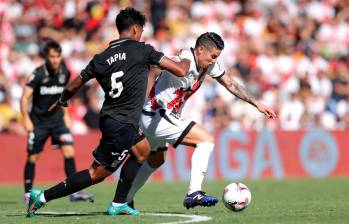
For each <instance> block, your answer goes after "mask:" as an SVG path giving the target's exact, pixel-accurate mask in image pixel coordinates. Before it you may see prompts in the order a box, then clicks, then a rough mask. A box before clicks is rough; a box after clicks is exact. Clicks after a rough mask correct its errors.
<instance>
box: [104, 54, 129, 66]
mask: <svg viewBox="0 0 349 224" xmlns="http://www.w3.org/2000/svg"><path fill="white" fill-rule="evenodd" d="M124 60H126V53H125V52H124V53H117V54H114V56H112V57H110V58H108V59H107V62H108V64H109V65H111V64H112V63H114V62H116V61H124Z"/></svg>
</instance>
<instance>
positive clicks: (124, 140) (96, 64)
mask: <svg viewBox="0 0 349 224" xmlns="http://www.w3.org/2000/svg"><path fill="white" fill-rule="evenodd" d="M115 23H116V27H117V30H118V32H119V39H117V40H114V41H112V42H110V44H109V46H108V47H107V48H106V49H105V50H104V51H103V52H102V53H100V54H96V55H95V56H94V57H93V59H92V60H91V61H90V63H89V64H88V65H87V67H86V68H85V69H83V70H82V72H81V74H80V76H78V77H76V78H75V79H74V80H72V81H71V82H70V83H69V84H68V85H67V86H66V88H65V89H64V91H63V93H62V95H61V97H60V99H59V100H58V102H56V103H55V104H54V105H52V106H51V108H50V110H56V109H57V108H59V107H61V106H67V104H68V103H67V101H68V100H69V99H70V98H71V97H72V96H73V95H74V93H75V92H76V91H77V90H78V89H79V88H80V87H81V86H82V85H83V84H84V83H85V82H87V81H88V80H90V79H92V78H95V79H96V80H97V81H98V83H99V84H100V85H101V87H102V88H103V90H104V92H105V100H104V103H103V107H102V109H101V112H100V115H101V116H100V130H101V133H102V138H101V139H100V143H99V145H98V146H97V147H96V148H95V150H94V151H93V157H94V161H93V163H92V165H91V166H90V167H89V168H88V169H85V170H82V171H80V172H78V173H76V174H74V175H72V176H69V177H68V178H67V179H66V180H64V181H62V182H60V183H59V184H57V185H55V186H53V187H51V188H49V189H47V190H45V191H40V190H32V191H31V194H30V201H29V204H28V208H27V217H32V216H34V215H35V211H36V210H37V209H39V208H41V207H42V206H44V205H45V204H46V202H48V201H51V200H53V199H57V198H61V197H64V196H67V195H70V194H72V193H74V192H77V191H79V190H82V189H84V188H87V187H89V186H91V185H93V184H97V183H99V182H102V181H103V180H104V179H105V178H106V177H107V176H109V175H111V174H112V173H113V172H114V171H116V170H117V168H118V167H119V166H120V165H121V163H122V162H123V161H124V160H125V158H126V157H127V154H128V153H129V151H130V149H131V147H132V144H133V143H134V140H135V136H136V134H137V132H138V121H139V119H140V115H141V111H142V107H143V103H144V99H145V93H146V88H147V78H148V73H149V68H150V66H151V65H157V66H160V67H161V68H164V69H167V70H170V71H171V72H172V73H174V74H175V75H177V76H184V75H185V74H186V72H187V71H188V69H189V61H187V60H183V61H180V62H175V61H173V60H171V59H169V58H167V57H165V56H164V55H163V53H160V52H158V51H156V50H154V48H153V47H152V46H151V45H148V44H145V43H144V42H139V40H140V38H141V35H142V32H143V27H144V23H145V17H144V16H143V15H142V14H141V13H140V12H138V11H136V10H135V9H133V8H126V9H124V10H121V11H120V13H119V14H118V15H117V17H116V20H115ZM115 207H116V206H115ZM118 207H120V206H118ZM120 212H123V213H124V214H130V215H138V214H139V211H137V210H134V209H132V208H130V207H128V205H127V204H125V207H124V209H122V210H119V209H114V205H113V202H112V203H111V204H110V205H109V207H108V209H107V213H108V214H109V215H119V214H120Z"/></svg>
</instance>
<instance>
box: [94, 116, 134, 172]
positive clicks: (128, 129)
mask: <svg viewBox="0 0 349 224" xmlns="http://www.w3.org/2000/svg"><path fill="white" fill-rule="evenodd" d="M99 125H100V126H99V127H100V130H101V132H102V139H101V140H100V142H99V145H98V146H97V148H96V149H95V150H94V151H93V157H94V158H95V160H96V162H97V163H99V164H100V165H101V166H103V167H104V168H105V169H107V170H108V171H110V172H114V171H115V170H117V169H118V168H119V166H120V165H121V164H122V162H123V161H124V160H125V159H126V156H127V155H128V153H129V152H130V149H131V147H132V144H133V141H134V137H135V135H136V134H137V129H136V128H135V127H134V126H133V125H131V124H127V123H122V122H119V121H117V120H114V119H113V118H111V117H108V116H103V117H101V119H100V124H99Z"/></svg>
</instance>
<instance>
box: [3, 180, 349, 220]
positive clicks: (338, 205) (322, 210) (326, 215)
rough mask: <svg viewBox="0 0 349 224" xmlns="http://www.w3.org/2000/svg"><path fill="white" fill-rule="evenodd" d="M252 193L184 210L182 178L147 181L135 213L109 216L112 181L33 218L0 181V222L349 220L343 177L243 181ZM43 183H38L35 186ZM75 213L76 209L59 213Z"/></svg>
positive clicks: (216, 188) (214, 188)
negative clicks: (237, 207) (245, 203)
mask: <svg viewBox="0 0 349 224" xmlns="http://www.w3.org/2000/svg"><path fill="white" fill-rule="evenodd" d="M228 183H229V182H223V181H222V182H207V183H205V187H204V188H205V190H206V191H207V192H208V193H210V194H214V195H216V196H218V197H219V198H221V194H222V191H223V189H224V187H225V186H226V185H227V184H228ZM243 183H245V184H246V185H247V186H248V187H249V188H250V190H251V192H252V203H251V204H250V206H249V207H248V208H247V209H245V210H244V211H242V212H238V213H234V212H231V211H228V210H227V209H226V208H225V207H224V205H223V203H222V202H221V201H220V202H219V203H218V205H217V206H215V207H212V208H195V209H190V210H187V209H185V208H184V207H183V206H182V201H183V197H184V194H185V193H186V188H187V183H176V182H175V183H157V182H155V183H148V184H147V185H146V186H145V187H144V188H143V189H142V190H141V191H140V192H139V194H138V195H137V198H136V204H135V205H136V207H137V208H138V209H139V210H140V211H141V212H143V213H141V215H140V216H139V217H130V216H118V217H109V216H107V215H105V214H104V212H105V210H106V208H107V205H108V204H109V202H110V201H111V199H112V198H113V195H114V189H115V186H114V185H113V184H112V183H109V184H103V183H102V184H99V185H96V186H93V187H91V188H89V189H88V190H87V191H88V192H90V193H93V194H95V202H94V203H87V202H78V203H70V202H69V201H68V199H67V198H63V199H59V200H55V201H52V202H50V203H49V204H47V206H46V207H45V208H43V209H40V212H57V214H41V215H38V216H36V217H34V218H31V219H28V218H25V215H24V211H25V208H24V206H23V204H22V197H23V189H22V186H18V185H17V186H15V185H11V186H9V185H7V186H0V208H1V209H0V223H3V224H5V223H6V224H7V223H15V224H19V223H35V224H39V223H64V224H68V223H84V224H85V223H101V224H102V223H103V224H104V223H142V224H143V223H144V224H146V223H149V224H157V223H183V221H186V220H187V219H186V218H183V217H176V216H169V217H167V216H151V215H149V213H171V214H185V215H199V216H208V217H211V218H212V219H211V220H209V221H207V222H205V223H210V224H211V223H220V224H221V223H227V224H228V223H229V224H231V223H234V224H238V223H248V224H254V223H256V224H257V223H258V224H262V223H268V224H272V223H275V224H276V223H292V224H294V223H301V224H309V223H326V224H327V223H331V224H332V223H335V224H336V223H349V179H344V178H335V179H321V180H298V179H297V180H287V181H272V180H263V181H243ZM40 187H41V188H43V187H44V186H40ZM64 212H76V213H80V214H69V213H66V214H61V213H64Z"/></svg>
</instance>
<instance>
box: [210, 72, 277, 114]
mask: <svg viewBox="0 0 349 224" xmlns="http://www.w3.org/2000/svg"><path fill="white" fill-rule="evenodd" d="M217 81H218V82H219V83H220V84H221V85H223V86H224V87H225V88H226V89H227V90H228V91H229V92H230V93H231V94H233V95H234V96H236V97H237V98H239V99H241V100H243V101H246V102H248V103H250V104H251V105H253V106H255V107H256V108H257V109H258V110H259V111H260V112H261V113H263V114H264V115H265V116H267V117H268V118H275V117H276V114H275V112H274V111H273V109H271V108H269V107H267V106H265V105H263V104H262V103H260V102H258V101H257V100H256V99H255V97H253V96H252V95H251V94H250V93H249V92H248V91H247V90H246V89H245V88H244V87H243V86H241V85H240V84H239V83H237V82H236V81H234V80H232V79H231V78H229V76H228V75H226V74H225V75H223V76H221V77H219V78H218V79H217Z"/></svg>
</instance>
